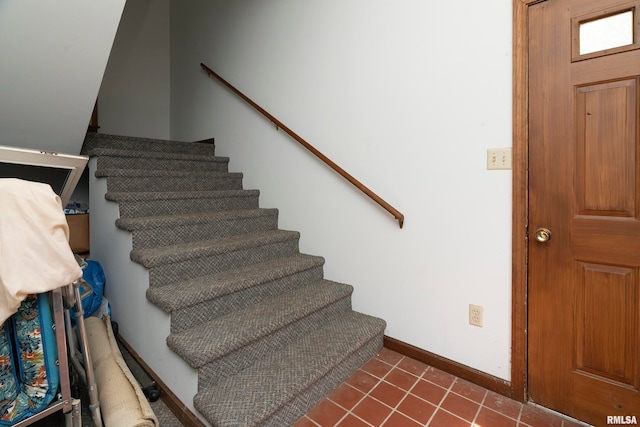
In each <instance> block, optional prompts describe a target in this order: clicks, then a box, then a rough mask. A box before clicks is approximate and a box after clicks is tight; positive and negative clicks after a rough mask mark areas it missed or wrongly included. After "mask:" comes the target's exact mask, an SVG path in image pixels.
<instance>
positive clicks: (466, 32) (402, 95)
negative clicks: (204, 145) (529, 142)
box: [171, 0, 512, 380]
mask: <svg viewBox="0 0 640 427" xmlns="http://www.w3.org/2000/svg"><path fill="white" fill-rule="evenodd" d="M511 26H512V16H511V2H510V1H509V0H486V1H471V0H468V1H466V2H462V3H460V2H442V1H441V2H426V1H424V0H404V1H402V2H389V1H385V0H369V1H366V2H365V1H358V0H326V1H322V2H300V1H296V0H273V1H269V2H264V1H259V0H189V1H173V2H171V135H172V137H173V138H176V139H184V140H189V139H196V138H203V137H207V136H215V138H216V150H217V153H218V154H219V155H228V156H230V157H231V164H230V168H231V170H233V171H241V172H243V173H244V174H245V179H244V184H245V188H259V189H260V190H261V206H263V207H277V208H279V209H280V226H281V228H286V229H294V230H299V231H301V232H302V240H301V249H302V251H304V252H308V253H312V254H318V255H322V256H325V257H326V258H327V263H326V266H325V275H326V276H327V277H328V278H330V279H333V280H337V281H343V282H346V283H349V284H352V285H354V286H355V294H354V308H355V309H357V310H359V311H362V312H365V313H368V314H372V315H376V316H379V317H382V318H384V319H385V320H386V321H387V322H388V329H387V331H386V333H387V335H389V336H391V337H394V338H397V339H399V340H402V341H405V342H408V343H410V344H413V345H415V346H418V347H420V348H423V349H425V350H428V351H430V352H433V353H436V354H438V355H441V356H443V357H446V358H449V359H452V360H454V361H457V362H459V363H462V364H465V365H468V366H470V367H473V368H476V369H479V370H481V371H484V372H487V373H489V374H491V375H495V376H498V377H501V378H504V379H507V380H508V379H510V353H511V349H510V341H511V328H510V325H511V172H510V171H487V169H486V150H487V148H494V147H508V146H511V114H512V112H511V88H512V85H511V70H512V68H511V67H512V38H511ZM200 62H204V63H206V64H208V65H209V66H211V67H212V68H213V69H214V70H216V71H217V72H218V73H220V74H221V75H223V76H224V77H225V78H226V79H227V80H229V81H231V82H232V83H233V84H235V85H236V86H237V87H238V88H239V89H240V90H242V91H245V93H246V94H247V95H248V96H250V97H252V98H253V99H254V100H255V101H256V102H257V103H258V104H260V105H262V106H263V107H264V108H266V109H267V110H268V111H270V112H271V113H272V114H273V115H274V116H275V117H277V118H278V119H280V120H282V121H283V122H284V123H286V124H287V126H289V127H290V128H292V129H293V130H294V131H296V132H297V133H298V134H300V135H301V136H302V137H303V138H305V139H307V140H308V141H309V142H310V143H311V144H313V145H315V146H316V147H317V148H318V149H319V150H320V151H322V152H324V153H325V154H326V155H327V156H329V157H330V158H331V159H333V160H334V161H335V162H336V163H337V164H339V165H340V166H342V167H343V168H344V169H346V170H347V171H349V172H350V173H351V174H352V175H354V176H355V177H356V178H357V179H359V180H360V181H362V182H363V183H364V184H365V185H366V186H368V187H369V188H371V189H372V190H373V191H375V192H377V193H378V194H379V195H380V196H381V197H383V198H385V199H386V200H387V201H388V202H389V203H391V204H392V205H394V206H396V207H397V208H398V209H399V210H400V211H402V212H403V213H404V214H405V215H406V222H405V226H404V229H402V230H400V229H399V228H398V225H397V222H395V221H394V220H393V217H392V216H391V215H389V214H387V213H386V212H385V211H384V210H382V209H381V208H379V207H378V206H377V205H376V204H375V203H373V202H371V201H370V200H368V199H367V198H365V197H364V196H362V195H361V194H360V193H359V192H358V191H357V190H355V189H354V188H353V187H352V186H351V185H350V184H349V183H347V182H346V181H344V180H342V179H341V178H340V177H338V176H337V175H336V174H335V173H333V172H332V171H331V170H330V169H329V168H327V167H326V166H324V165H323V164H321V163H320V162H319V161H318V160H316V159H315V158H314V157H312V156H311V155H310V154H308V153H307V152H305V151H304V150H303V149H301V148H299V147H298V146H297V145H296V143H295V142H293V141H292V140H291V139H290V138H289V137H288V136H286V134H284V133H282V132H278V131H276V130H275V128H274V126H273V125H271V124H270V123H269V122H268V121H266V120H265V119H263V118H262V117H261V116H258V114H257V113H255V112H254V111H252V110H251V109H250V108H249V107H248V106H246V105H245V104H243V103H242V101H240V100H239V99H238V98H236V97H234V96H233V95H232V94H230V92H229V91H228V90H226V89H224V88H223V87H222V86H221V85H220V84H218V83H216V82H215V81H214V80H212V79H210V78H208V77H206V75H205V74H204V73H203V72H202V71H201V70H200V68H199V63H200ZM470 303H472V304H477V305H481V306H483V307H484V327H483V328H478V327H475V326H470V325H469V324H468V305H469V304H470Z"/></svg>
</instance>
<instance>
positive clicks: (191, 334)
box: [167, 280, 353, 368]
mask: <svg viewBox="0 0 640 427" xmlns="http://www.w3.org/2000/svg"><path fill="white" fill-rule="evenodd" d="M352 292H353V287H352V286H349V285H345V284H342V283H336V282H331V281H328V280H320V281H318V282H315V283H311V284H309V285H306V286H303V287H300V288H298V289H296V290H294V291H291V292H288V293H286V294H284V295H280V296H278V297H275V298H271V299H269V300H266V301H263V302H262V303H261V304H258V305H255V306H251V307H248V308H246V309H244V310H238V311H236V312H233V313H230V314H228V315H226V316H222V317H220V318H217V319H214V320H212V321H209V322H206V323H204V324H202V325H199V326H197V327H194V328H191V329H187V330H185V331H182V332H180V333H177V334H171V335H169V337H168V338H167V344H168V345H169V347H170V348H171V349H172V350H173V351H174V352H176V353H177V354H178V355H180V356H181V357H182V358H184V359H185V360H186V361H187V363H189V365H190V366H192V367H194V368H198V367H200V366H203V365H205V364H206V363H208V362H210V361H212V360H215V359H217V358H219V357H222V356H224V355H225V354H227V353H230V352H232V351H234V350H237V349H239V348H241V347H244V346H246V345H248V344H250V343H252V342H255V341H257V340H259V339H261V338H263V337H265V336H268V335H269V334H271V333H274V332H275V331H278V330H280V329H282V328H284V327H286V326H288V325H290V324H292V323H294V322H296V321H298V320H300V319H302V318H304V317H306V316H309V315H310V314H312V313H315V312H317V311H319V310H320V309H322V308H324V307H326V306H328V305H330V304H332V303H334V302H336V301H339V300H341V299H344V298H348V297H349V296H350V295H351V293H352Z"/></svg>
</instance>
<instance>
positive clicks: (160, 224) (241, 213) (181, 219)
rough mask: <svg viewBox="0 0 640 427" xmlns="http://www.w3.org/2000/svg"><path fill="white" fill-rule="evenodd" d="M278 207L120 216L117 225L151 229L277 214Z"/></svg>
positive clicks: (124, 228)
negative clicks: (132, 216) (131, 216)
mask: <svg viewBox="0 0 640 427" xmlns="http://www.w3.org/2000/svg"><path fill="white" fill-rule="evenodd" d="M277 214H278V210H277V209H241V210H229V211H212V212H195V213H187V214H178V215H158V216H148V217H137V218H118V219H117V220H116V226H117V227H118V228H121V229H123V230H127V231H137V230H149V229H155V228H167V227H176V226H183V225H194V224H203V223H205V224H206V223H211V222H221V221H233V220H238V219H246V218H257V217H261V216H272V215H277Z"/></svg>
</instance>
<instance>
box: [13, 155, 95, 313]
mask: <svg viewBox="0 0 640 427" xmlns="http://www.w3.org/2000/svg"><path fill="white" fill-rule="evenodd" d="M0 167H1V166H0ZM80 277H82V269H81V268H80V267H79V266H78V263H77V261H76V259H75V257H74V255H73V252H72V251H71V248H70V247H69V226H68V225H67V220H66V217H65V215H64V211H63V209H62V204H61V201H60V197H58V195H56V194H55V193H54V192H53V190H52V189H51V186H50V185H48V184H42V183H38V182H31V181H24V180H21V179H15V178H0V324H2V323H4V321H5V320H7V319H8V318H9V317H10V316H11V315H12V314H13V313H15V312H16V311H17V309H18V307H19V306H20V303H21V302H22V300H24V298H25V297H26V296H27V295H28V294H37V293H41V292H47V291H50V290H52V289H56V288H60V287H62V286H65V285H68V284H70V283H73V282H74V281H76V280H77V279H79V278H80Z"/></svg>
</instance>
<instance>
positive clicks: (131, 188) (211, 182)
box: [107, 176, 242, 192]
mask: <svg viewBox="0 0 640 427" xmlns="http://www.w3.org/2000/svg"><path fill="white" fill-rule="evenodd" d="M107 189H108V191H117V192H141V191H160V192H162V191H217V190H242V177H233V176H229V177H220V178H200V177H189V176H185V177H135V178H129V177H123V178H120V177H109V178H107Z"/></svg>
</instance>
